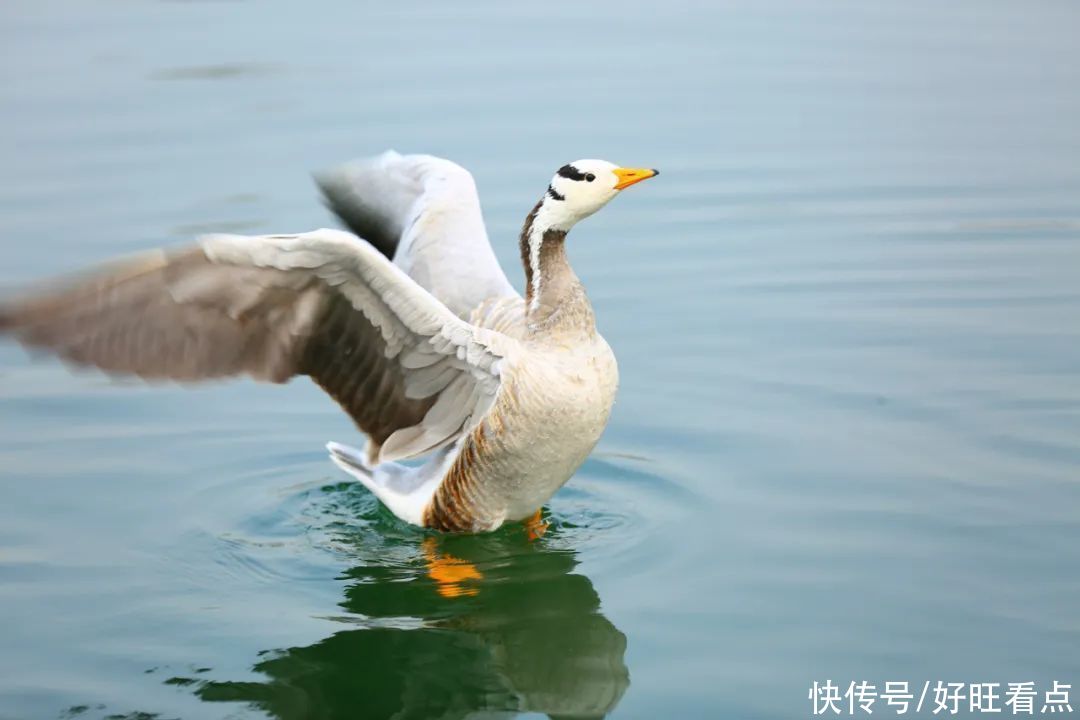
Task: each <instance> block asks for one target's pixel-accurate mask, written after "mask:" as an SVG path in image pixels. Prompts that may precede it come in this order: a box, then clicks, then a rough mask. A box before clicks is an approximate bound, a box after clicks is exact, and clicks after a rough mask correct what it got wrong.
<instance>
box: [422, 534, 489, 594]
mask: <svg viewBox="0 0 1080 720" xmlns="http://www.w3.org/2000/svg"><path fill="white" fill-rule="evenodd" d="M423 548H424V560H425V561H426V562H427V572H428V575H429V576H430V577H431V579H432V580H434V581H435V589H436V590H438V592H439V594H440V595H442V596H443V597H445V598H453V597H461V596H469V595H476V594H477V593H478V592H480V591H479V590H478V589H477V588H475V587H472V586H471V585H462V583H463V582H465V581H469V580H483V579H484V575H483V573H481V572H480V571H479V570H477V569H476V566H475V565H473V564H472V563H471V562H467V561H465V560H462V559H460V558H456V557H454V556H453V555H447V554H446V553H440V552H439V542H438V540H436V539H435V538H433V537H429V538H424V543H423Z"/></svg>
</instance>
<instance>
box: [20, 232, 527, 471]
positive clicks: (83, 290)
mask: <svg viewBox="0 0 1080 720" xmlns="http://www.w3.org/2000/svg"><path fill="white" fill-rule="evenodd" d="M0 332H6V333H11V334H12V335H14V336H15V337H16V338H17V339H18V340H19V341H20V342H22V343H24V344H25V345H27V346H30V347H35V348H41V349H45V350H50V351H52V352H55V353H56V354H58V355H60V356H61V357H63V358H66V359H67V360H69V361H72V362H75V363H79V364H82V365H92V366H95V367H98V368H101V369H103V370H106V371H109V372H113V373H124V374H133V375H138V376H140V377H143V378H147V379H173V380H182V381H195V380H202V379H207V378H216V377H225V376H231V375H239V374H247V375H251V376H252V377H255V378H257V379H259V380H266V381H270V382H285V381H286V380H288V379H289V378H291V377H293V376H295V375H309V376H310V377H311V378H312V379H313V380H314V381H315V382H317V383H318V384H319V385H320V386H322V388H323V389H324V390H326V391H327V392H328V393H329V394H330V395H331V396H332V397H333V398H334V399H335V400H337V401H338V403H340V404H341V406H342V407H343V408H344V409H345V410H346V411H347V412H348V413H349V414H350V415H351V416H352V418H353V420H354V421H355V422H356V424H357V425H358V426H359V427H360V428H361V429H362V430H363V431H364V432H366V433H367V434H368V435H370V436H371V438H372V439H373V441H374V442H375V443H376V444H377V445H376V447H381V451H380V454H379V455H378V459H379V460H380V461H381V460H391V459H401V458H406V457H413V456H415V455H418V454H423V453H425V452H427V451H429V450H433V449H435V448H438V447H442V446H444V445H446V444H447V443H449V442H452V441H453V440H454V439H456V438H457V437H458V436H459V435H460V434H461V433H462V432H463V431H464V430H466V429H468V428H470V427H471V420H472V419H473V418H477V420H478V419H479V417H480V416H481V415H482V414H483V413H484V412H486V410H487V408H488V407H490V405H491V403H492V402H493V401H494V398H495V395H496V393H497V392H498V388H499V376H500V372H501V370H502V369H503V366H504V364H505V362H506V361H505V360H504V358H506V357H507V355H512V354H513V352H514V348H515V346H516V341H515V340H513V339H511V338H509V337H506V336H504V335H502V334H500V333H497V332H495V331H492V330H488V329H484V328H478V327H475V326H473V325H470V324H469V323H467V322H465V321H463V320H461V319H460V318H458V317H457V316H456V315H455V314H454V313H452V312H450V310H448V309H447V308H446V307H445V306H444V305H443V304H441V303H440V302H439V301H438V300H436V299H435V298H434V297H432V296H431V295H430V294H429V293H427V292H426V291H425V290H424V289H423V288H421V287H420V286H419V285H417V284H416V283H415V282H414V281H413V280H412V279H410V278H409V277H408V276H407V275H406V274H405V273H403V272H402V271H401V270H399V269H398V268H397V267H395V266H394V265H392V264H391V263H390V261H389V260H387V259H386V258H385V257H383V256H382V255H381V254H380V253H379V252H378V251H376V250H375V249H374V248H373V247H371V246H370V245H368V244H367V243H365V242H363V241H360V240H359V239H357V238H356V237H355V236H353V235H350V234H349V233H345V232H342V231H339V230H316V231H314V232H310V233H304V234H300V235H270V236H261V237H243V236H237V235H210V236H206V237H204V238H201V239H200V240H199V242H198V244H197V245H195V246H194V247H191V248H188V249H185V250H182V251H179V252H175V253H166V252H162V251H157V252H154V253H150V254H147V255H143V256H140V257H138V258H135V259H131V260H127V261H121V262H118V263H115V264H113V265H111V266H108V267H105V268H102V269H99V270H98V271H96V272H94V273H92V274H89V275H88V276H85V277H82V278H80V279H76V280H73V281H69V282H67V283H65V284H64V285H63V286H62V287H60V288H52V289H47V290H45V291H43V292H40V293H38V294H36V295H34V296H31V297H29V298H26V299H23V300H18V301H15V302H12V303H9V304H4V305H0ZM373 459H374V456H373Z"/></svg>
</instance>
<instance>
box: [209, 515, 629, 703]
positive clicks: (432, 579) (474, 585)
mask: <svg viewBox="0 0 1080 720" xmlns="http://www.w3.org/2000/svg"><path fill="white" fill-rule="evenodd" d="M558 533H559V530H558V528H557V527H555V528H552V530H551V531H550V532H549V533H548V535H547V537H546V538H544V539H541V540H538V541H530V540H529V539H528V537H527V530H526V529H525V528H522V527H520V526H519V527H509V528H506V529H505V530H504V531H500V532H498V533H495V534H492V535H485V536H475V537H450V536H446V537H442V536H440V537H435V536H428V537H424V538H422V539H421V538H420V537H418V538H417V546H418V548H417V552H416V554H415V556H414V558H413V559H412V560H411V561H410V562H408V563H404V564H402V563H398V562H396V561H395V562H394V563H392V564H388V563H387V562H386V560H385V556H384V557H383V558H382V561H381V562H380V561H374V559H373V561H368V562H365V564H363V565H359V566H357V567H354V568H352V569H351V570H349V571H347V573H346V577H347V578H348V579H349V580H350V581H351V582H350V584H349V585H348V586H347V588H346V591H345V600H344V601H343V602H342V603H341V606H342V607H343V608H344V609H345V611H346V612H347V613H348V616H347V617H345V618H342V621H343V622H348V623H353V624H359V625H362V626H363V627H362V628H358V629H347V630H342V631H341V632H337V633H335V634H333V635H331V636H330V637H327V638H325V639H323V640H321V641H319V642H317V643H315V644H314V645H310V646H307V647H294V648H289V649H287V650H282V651H271V652H267V653H265V659H263V660H261V661H260V662H259V663H257V664H256V665H255V667H254V669H255V670H256V671H257V672H259V673H261V674H263V675H265V676H266V677H267V680H265V681H261V682H220V681H211V682H207V683H204V684H200V685H198V687H197V689H196V693H197V694H198V696H199V697H200V698H202V699H203V700H206V701H232V702H237V701H239V702H247V703H250V704H252V705H254V706H256V707H258V708H260V709H261V710H263V711H265V712H267V713H269V714H270V715H272V716H274V717H277V718H307V717H319V718H338V717H340V718H356V717H364V718H389V717H394V718H435V717H438V718H458V717H466V716H474V715H476V714H477V713H478V712H479V713H481V714H488V715H490V714H501V713H514V712H523V711H532V712H540V713H546V714H548V715H550V716H552V717H601V716H603V715H605V714H606V713H607V712H609V711H610V710H612V709H613V708H614V707H615V705H616V703H618V701H619V699H620V698H621V697H622V695H623V693H624V692H625V690H626V688H627V686H628V685H629V682H630V677H629V673H628V671H627V668H626V665H625V663H624V661H623V654H624V652H625V650H626V637H625V636H624V635H623V634H622V633H621V632H620V631H619V630H618V629H617V628H615V626H614V625H612V624H611V622H609V621H608V620H607V618H605V617H604V616H603V615H602V614H601V613H600V598H599V596H598V595H597V593H596V590H595V589H594V588H593V586H592V583H591V582H590V581H589V579H588V578H586V577H584V576H582V575H577V574H572V573H571V571H572V570H573V569H574V567H575V566H576V564H577V561H576V558H575V553H574V551H572V550H567V549H564V548H558V547H557V545H558V544H559V543H558V542H557V536H558ZM553 537H554V538H555V539H556V542H549V540H551V539H552V538H553ZM376 544H377V543H376ZM399 547H400V546H399ZM371 550H372V548H371V547H368V548H364V549H361V548H357V552H358V553H360V554H361V555H367V554H368V553H369V552H370V551H371ZM403 565H404V566H403Z"/></svg>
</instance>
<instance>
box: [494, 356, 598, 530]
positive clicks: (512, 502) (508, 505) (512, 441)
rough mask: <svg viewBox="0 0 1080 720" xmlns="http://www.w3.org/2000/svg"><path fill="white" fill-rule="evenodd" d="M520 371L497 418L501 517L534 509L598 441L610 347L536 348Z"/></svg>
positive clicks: (518, 516)
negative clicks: (502, 424) (500, 435)
mask: <svg viewBox="0 0 1080 720" xmlns="http://www.w3.org/2000/svg"><path fill="white" fill-rule="evenodd" d="M530 359H531V360H532V362H530V364H529V366H528V367H524V368H520V372H519V373H517V377H515V378H514V379H513V380H512V381H511V383H510V385H508V387H507V388H506V390H507V395H506V397H505V398H503V397H501V398H500V401H499V402H498V403H497V405H501V406H502V407H499V408H498V412H499V413H500V415H501V417H502V418H504V420H505V428H504V431H503V438H502V439H503V442H502V443H500V445H501V447H500V450H501V451H502V452H501V453H499V454H501V455H502V458H501V460H502V462H498V461H496V462H495V463H493V468H492V469H493V470H495V471H496V472H497V474H498V475H499V477H491V478H488V481H490V482H492V484H493V485H497V486H498V487H499V488H500V491H501V492H500V493H499V494H500V495H501V499H502V502H503V503H504V508H503V509H504V512H505V519H506V520H521V519H524V518H526V517H528V516H530V515H532V514H533V513H534V512H536V510H537V509H539V508H540V506H541V505H543V504H544V503H545V502H547V501H548V499H550V498H551V496H552V495H554V494H555V491H557V490H558V489H559V488H560V487H562V486H563V485H564V484H565V483H566V481H567V480H568V479H570V476H571V475H573V474H574V471H575V470H577V469H578V467H580V466H581V463H583V462H584V461H585V458H586V457H588V455H589V453H590V452H591V451H592V449H593V447H594V446H595V445H596V442H597V441H598V440H599V439H600V435H601V433H603V431H604V427H605V426H606V425H607V421H608V417H609V415H610V414H611V407H612V404H613V403H614V401H615V391H616V388H617V387H618V368H617V366H616V364H615V357H614V355H613V354H612V353H611V349H610V348H609V347H608V345H607V343H606V342H604V340H603V339H602V338H599V337H596V338H595V341H594V342H592V343H590V344H589V346H588V347H574V348H560V349H554V350H547V351H544V352H543V353H537V354H536V356H534V357H532V358H530Z"/></svg>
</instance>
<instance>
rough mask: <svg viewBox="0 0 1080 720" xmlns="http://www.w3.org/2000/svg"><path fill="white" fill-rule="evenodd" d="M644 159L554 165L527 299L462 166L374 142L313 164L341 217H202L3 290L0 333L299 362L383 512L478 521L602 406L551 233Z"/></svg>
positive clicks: (62, 349)
mask: <svg viewBox="0 0 1080 720" xmlns="http://www.w3.org/2000/svg"><path fill="white" fill-rule="evenodd" d="M653 175H656V171H655V170H644V169H626V168H620V167H616V166H615V165H612V164H611V163H608V162H604V161H601V160H580V161H578V162H574V163H570V164H569V165H564V166H563V167H562V168H560V169H559V171H558V172H557V173H556V174H555V176H554V177H553V178H552V179H551V183H550V184H549V185H548V187H547V190H546V191H545V192H544V194H543V196H542V197H541V199H540V202H538V203H537V204H536V206H535V207H534V208H533V209H532V211H531V212H530V213H529V215H528V217H527V218H526V220H525V225H524V227H523V229H522V231H521V238H520V246H521V259H522V264H523V266H524V269H525V279H526V284H525V297H524V298H522V297H521V296H520V295H518V293H516V292H515V291H514V289H513V287H512V286H511V285H510V283H509V281H507V279H506V276H505V275H504V274H503V271H502V269H501V268H500V267H499V265H498V262H497V261H496V259H495V255H494V253H493V252H492V250H491V246H490V245H489V243H488V239H487V234H486V232H485V230H484V224H483V220H482V218H481V214H480V205H479V201H478V199H477V196H476V187H475V185H474V183H473V179H472V176H471V175H470V174H469V173H468V172H467V171H465V170H464V169H462V168H461V167H459V166H458V165H455V164H454V163H452V162H449V161H447V160H443V159H440V158H435V157H430V156H424V155H410V156H401V155H398V154H397V153H394V152H387V153H385V154H383V155H381V156H379V157H377V158H374V159H371V160H366V161H360V162H356V163H353V164H350V165H346V166H344V167H342V168H340V169H337V170H334V171H330V172H327V173H325V174H322V175H319V176H318V177H317V180H318V182H319V185H320V186H321V188H322V190H323V193H324V195H325V197H326V200H327V202H328V204H329V205H330V206H331V208H332V209H333V210H334V211H335V212H336V213H337V214H338V215H339V216H340V217H341V219H342V220H343V221H344V222H345V224H346V225H348V226H349V228H350V229H352V230H353V231H354V232H355V233H356V234H355V235H353V234H350V233H347V232H343V231H340V230H315V231H313V232H308V233H303V234H299V235H265V236H258V237H242V236H238V235H208V236H205V237H202V238H200V239H199V240H198V242H197V244H195V245H194V246H192V247H189V248H186V249H181V250H179V251H172V252H164V251H155V252H151V253H148V254H145V255H142V256H139V257H136V258H132V259H128V260H124V261H120V262H118V263H115V264H112V265H110V266H107V267H106V268H104V269H101V270H98V271H96V272H95V273H92V274H90V275H89V276H83V277H80V278H77V279H75V280H70V281H66V282H64V283H62V284H61V285H60V286H58V287H57V286H50V287H48V288H45V289H43V290H41V291H39V292H38V293H32V294H31V295H30V296H28V297H25V298H22V299H17V300H15V301H14V302H10V303H7V304H4V305H0V331H3V332H6V333H10V334H11V335H13V336H14V337H15V338H17V339H18V340H19V341H20V342H22V343H23V344H25V345H27V346H31V347H35V348H44V349H48V350H51V351H53V352H55V353H56V354H58V355H60V356H62V357H63V358H65V359H67V360H69V361H72V362H75V363H78V364H83V365H92V366H96V367H98V368H101V369H103V370H106V371H108V372H112V373H121V374H133V375H137V376H140V377H143V378H150V379H172V380H180V381H196V380H204V379H207V378H220V377H225V376H231V375H240V374H247V375H250V376H252V377H254V378H256V379H259V380H267V381H271V382H278V383H280V382H285V381H287V380H289V379H290V378H292V377H294V376H296V375H307V376H309V377H311V379H312V380H314V381H315V382H316V383H318V384H319V385H320V386H321V387H322V388H323V389H324V390H326V392H327V393H329V394H330V395H331V396H332V397H333V398H334V399H335V400H337V401H338V403H340V404H341V406H342V407H343V408H344V409H345V411H346V412H348V413H349V415H350V416H352V418H353V420H354V421H355V422H356V424H357V426H359V428H360V429H361V430H362V431H363V432H364V433H366V434H367V435H368V438H369V440H368V445H367V449H366V452H359V451H356V450H354V449H351V448H349V447H346V446H344V445H338V444H336V443H331V444H330V445H329V446H328V447H329V449H330V451H331V457H332V458H333V460H334V461H335V462H336V463H337V464H338V465H339V466H340V467H341V468H342V469H344V470H345V471H346V472H348V473H350V474H351V475H353V476H355V477H356V478H358V479H359V480H360V482H362V483H363V484H364V485H365V486H367V487H368V488H369V489H370V490H371V491H372V492H373V493H374V494H375V495H376V496H377V497H378V498H379V499H380V500H381V501H382V502H383V503H385V504H386V506H387V507H388V508H390V510H391V511H393V512H394V513H395V514H396V515H397V516H398V517H400V518H402V519H403V520H406V521H408V522H410V523H414V524H416V525H421V526H424V527H429V528H436V529H439V530H447V531H485V530H492V529H494V528H497V527H499V526H500V525H501V524H502V523H504V522H506V521H508V520H522V519H525V518H528V517H529V516H531V515H533V514H534V513H536V512H537V511H538V510H539V508H540V506H541V505H542V504H543V503H544V502H545V501H547V500H548V498H550V497H551V496H552V494H554V492H555V491H556V490H558V489H559V487H561V486H562V485H563V483H565V482H566V480H567V479H568V478H569V477H570V475H571V474H572V473H573V472H574V470H575V469H577V467H578V466H579V465H580V464H581V463H582V462H583V461H584V460H585V457H586V456H587V455H588V453H589V452H590V451H591V450H592V448H593V446H594V445H595V444H596V441H597V440H598V439H599V437H600V433H601V431H602V430H603V429H604V426H605V424H606V423H607V419H608V414H609V412H610V410H611V405H612V402H613V401H614V398H615V388H616V385H617V382H618V372H617V369H616V365H615V358H614V356H613V355H612V353H611V349H610V348H609V347H608V345H607V343H606V342H604V339H603V338H602V337H600V335H599V334H598V333H597V332H596V324H595V322H594V316H593V309H592V306H591V305H590V304H589V300H588V298H587V297H586V295H585V290H584V288H583V287H582V285H581V282H580V281H579V280H578V278H577V276H576V275H575V274H574V271H573V270H572V269H571V268H570V264H569V262H568V261H567V258H566V248H565V242H566V234H567V232H568V231H569V230H570V228H571V227H573V225H574V224H575V223H577V222H578V221H579V220H581V219H583V218H585V217H588V216H589V215H591V214H592V213H594V212H596V211H597V210H599V209H600V208H601V207H603V206H604V205H605V204H607V202H608V201H610V200H611V199H612V198H613V197H615V195H617V194H618V192H619V191H620V190H622V189H623V188H626V187H629V186H630V185H633V184H634V183H637V182H639V181H641V180H644V179H646V178H649V177H652V176H653ZM421 455H430V458H429V459H428V460H427V462H426V463H424V464H421V465H403V464H399V463H397V462H395V461H398V460H404V459H408V458H415V457H418V456H421Z"/></svg>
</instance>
